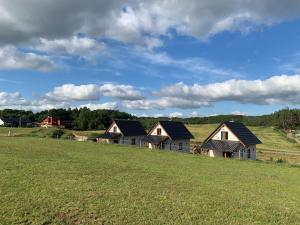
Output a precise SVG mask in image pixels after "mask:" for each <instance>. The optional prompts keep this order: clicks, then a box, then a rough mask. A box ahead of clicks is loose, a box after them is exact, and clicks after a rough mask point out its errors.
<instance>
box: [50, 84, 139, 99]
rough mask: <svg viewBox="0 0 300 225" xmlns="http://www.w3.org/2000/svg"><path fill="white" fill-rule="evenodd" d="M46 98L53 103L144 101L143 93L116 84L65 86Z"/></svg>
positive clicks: (131, 87)
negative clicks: (104, 99) (104, 100)
mask: <svg viewBox="0 0 300 225" xmlns="http://www.w3.org/2000/svg"><path fill="white" fill-rule="evenodd" d="M45 96H46V98H48V99H51V100H53V101H84V100H99V99H100V97H101V96H107V97H112V98H116V99H120V100H138V99H143V96H142V94H141V92H140V91H138V90H136V89H135V88H134V87H133V86H130V85H115V84H103V85H97V84H86V85H75V84H64V85H62V86H59V87H55V88H54V90H53V91H51V92H48V93H46V95H45Z"/></svg>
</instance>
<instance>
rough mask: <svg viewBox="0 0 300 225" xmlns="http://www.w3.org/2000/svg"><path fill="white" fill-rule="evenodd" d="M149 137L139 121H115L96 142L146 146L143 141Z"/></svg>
mask: <svg viewBox="0 0 300 225" xmlns="http://www.w3.org/2000/svg"><path fill="white" fill-rule="evenodd" d="M146 135H147V133H146V131H145V129H144V128H143V126H142V125H141V123H140V122H139V121H135V120H118V119H115V120H113V122H112V123H111V125H110V126H109V127H108V129H107V130H106V131H105V133H104V134H102V135H99V136H98V137H97V138H96V140H97V142H101V143H108V144H113V143H114V144H125V145H133V146H139V147H142V146H144V143H143V139H144V137H145V136H146Z"/></svg>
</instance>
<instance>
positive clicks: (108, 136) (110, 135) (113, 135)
mask: <svg viewBox="0 0 300 225" xmlns="http://www.w3.org/2000/svg"><path fill="white" fill-rule="evenodd" d="M119 136H121V134H119V133H108V132H107V133H104V134H100V135H98V136H97V138H103V139H115V138H117V137H119Z"/></svg>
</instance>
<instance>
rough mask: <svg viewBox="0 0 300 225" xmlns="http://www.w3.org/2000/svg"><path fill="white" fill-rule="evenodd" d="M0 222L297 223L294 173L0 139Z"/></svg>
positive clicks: (85, 145) (297, 172)
mask: <svg viewBox="0 0 300 225" xmlns="http://www.w3.org/2000/svg"><path fill="white" fill-rule="evenodd" d="M0 162H1V163H0V195H1V198H0V208H1V210H0V221H1V222H0V224H119V225H122V224H131V225H135V224H137V225H138V224H153V225H159V224H173V225H177V224H178V225H182V224H184V225H188V224H299V221H300V207H299V206H300V198H299V196H300V189H299V187H300V179H299V177H300V169H299V168H297V167H290V166H288V165H276V164H268V163H261V162H255V161H252V162H249V161H238V160H224V159H218V158H216V159H211V158H207V157H204V156H195V155H189V154H181V153H174V152H169V151H158V150H148V149H139V148H129V147H125V146H118V145H101V144H97V143H92V142H75V141H68V140H56V139H45V138H44V139H41V138H24V137H14V138H12V137H0Z"/></svg>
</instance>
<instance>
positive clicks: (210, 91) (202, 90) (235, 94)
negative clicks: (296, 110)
mask: <svg viewBox="0 0 300 225" xmlns="http://www.w3.org/2000/svg"><path fill="white" fill-rule="evenodd" d="M299 84H300V75H294V76H287V75H281V76H273V77H270V78H268V79H266V80H228V81H225V82H221V83H212V84H208V85H200V84H194V85H192V86H189V85H186V84H184V83H177V84H175V85H171V86H168V87H164V88H162V89H161V90H160V91H159V95H160V96H163V97H168V98H172V97H176V98H182V99H186V100H189V101H192V100H193V101H196V102H199V103H203V102H207V103H212V102H216V101H225V100H228V101H237V102H242V103H254V104H276V103H291V104H299V103H300V101H299V100H300V85H299Z"/></svg>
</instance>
